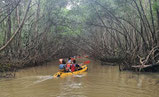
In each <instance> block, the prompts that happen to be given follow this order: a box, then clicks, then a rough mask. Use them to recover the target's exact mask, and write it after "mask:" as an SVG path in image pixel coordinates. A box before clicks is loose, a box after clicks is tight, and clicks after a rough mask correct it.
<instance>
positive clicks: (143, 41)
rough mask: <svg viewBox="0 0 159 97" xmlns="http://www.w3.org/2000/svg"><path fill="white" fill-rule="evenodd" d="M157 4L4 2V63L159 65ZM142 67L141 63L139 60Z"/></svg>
mask: <svg viewBox="0 0 159 97" xmlns="http://www.w3.org/2000/svg"><path fill="white" fill-rule="evenodd" d="M158 46H159V1H158V0H0V63H2V64H4V63H8V62H9V63H12V64H14V65H15V64H16V65H17V64H18V66H28V65H30V64H31V65H33V64H34V65H37V64H39V63H41V62H44V61H47V60H52V59H56V58H60V57H68V56H73V55H81V54H87V55H89V56H91V57H92V58H95V59H98V60H102V61H109V62H121V63H125V64H130V65H131V64H138V63H139V62H140V61H139V59H142V62H143V63H144V64H148V63H157V62H159V61H158V59H159V53H158V52H159V48H158ZM140 63H141V62H140Z"/></svg>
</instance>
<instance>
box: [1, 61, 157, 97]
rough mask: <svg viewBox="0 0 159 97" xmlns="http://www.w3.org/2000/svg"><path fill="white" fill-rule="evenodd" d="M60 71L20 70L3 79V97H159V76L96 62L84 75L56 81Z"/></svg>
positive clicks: (55, 64) (47, 67)
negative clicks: (12, 76) (120, 69)
mask: <svg viewBox="0 0 159 97" xmlns="http://www.w3.org/2000/svg"><path fill="white" fill-rule="evenodd" d="M57 70H58V62H57V61H54V62H50V63H48V64H47V65H45V66H38V67H33V68H28V69H24V70H19V71H18V72H17V73H16V78H10V79H0V97H159V74H158V73H140V74H137V73H134V72H128V71H124V72H119V70H118V67H117V66H106V65H104V66H103V65H100V63H99V62H95V61H91V64H89V65H88V72H87V73H84V74H83V75H73V76H68V77H65V78H53V77H52V75H53V74H54V73H56V72H57Z"/></svg>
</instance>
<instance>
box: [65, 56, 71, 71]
mask: <svg viewBox="0 0 159 97" xmlns="http://www.w3.org/2000/svg"><path fill="white" fill-rule="evenodd" d="M71 63H72V61H71V58H70V57H69V58H68V61H67V64H66V72H70V71H71Z"/></svg>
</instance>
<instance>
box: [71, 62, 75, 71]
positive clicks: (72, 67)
mask: <svg viewBox="0 0 159 97" xmlns="http://www.w3.org/2000/svg"><path fill="white" fill-rule="evenodd" d="M74 71H75V64H72V66H71V72H74Z"/></svg>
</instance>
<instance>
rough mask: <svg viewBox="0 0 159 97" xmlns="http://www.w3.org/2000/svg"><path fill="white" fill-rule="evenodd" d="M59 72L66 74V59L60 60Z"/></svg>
mask: <svg viewBox="0 0 159 97" xmlns="http://www.w3.org/2000/svg"><path fill="white" fill-rule="evenodd" d="M59 63H60V65H59V71H60V72H64V71H65V67H66V62H65V60H64V59H59Z"/></svg>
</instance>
